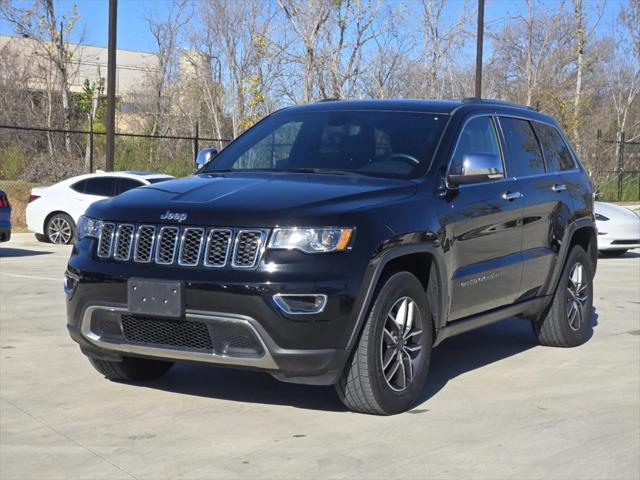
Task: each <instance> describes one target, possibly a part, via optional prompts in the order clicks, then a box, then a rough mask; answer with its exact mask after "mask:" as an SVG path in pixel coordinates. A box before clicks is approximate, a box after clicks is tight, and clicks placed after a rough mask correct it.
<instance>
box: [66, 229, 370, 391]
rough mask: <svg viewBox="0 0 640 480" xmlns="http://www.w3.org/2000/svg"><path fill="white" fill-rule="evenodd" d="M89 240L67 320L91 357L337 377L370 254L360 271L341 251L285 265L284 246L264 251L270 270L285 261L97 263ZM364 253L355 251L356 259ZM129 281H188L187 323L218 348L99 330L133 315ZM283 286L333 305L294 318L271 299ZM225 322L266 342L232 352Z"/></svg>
mask: <svg viewBox="0 0 640 480" xmlns="http://www.w3.org/2000/svg"><path fill="white" fill-rule="evenodd" d="M88 243H91V241H89V240H86V239H85V240H83V241H81V242H79V243H77V244H76V245H75V246H74V251H73V253H72V257H71V259H70V261H69V266H68V273H67V275H68V276H69V277H68V282H67V283H68V288H67V326H68V329H69V332H70V335H71V337H72V338H73V339H74V340H75V341H76V342H78V343H79V344H80V347H81V348H82V350H83V352H84V353H85V354H87V355H90V356H95V357H99V358H104V359H110V360H114V361H117V360H119V359H121V358H122V357H123V356H142V357H149V358H158V359H167V360H185V361H195V362H203V363H214V364H220V365H229V366H234V367H239V368H250V369H260V370H264V371H267V372H269V373H271V374H272V375H274V376H275V377H276V378H278V379H280V380H284V381H290V382H296V383H307V384H320V385H329V384H333V383H335V382H336V381H337V379H338V377H339V375H340V373H341V371H342V368H343V366H344V363H345V361H346V357H347V348H346V346H347V344H348V343H349V339H350V337H351V335H352V333H353V330H354V328H355V325H356V320H357V316H358V313H359V310H358V309H357V308H356V307H354V305H355V303H356V301H355V300H356V297H357V295H358V292H359V287H360V284H361V283H362V278H361V275H362V276H363V275H364V272H365V270H366V261H365V262H364V268H362V269H358V268H357V267H355V266H354V267H355V268H345V257H344V256H342V255H334V256H332V255H327V256H324V257H323V258H319V257H315V258H314V259H313V263H314V264H315V265H314V267H315V268H313V269H311V268H310V266H309V265H305V262H308V261H309V257H308V256H306V255H302V254H301V255H300V257H298V262H293V265H292V264H290V265H289V267H287V266H286V265H284V264H285V263H286V262H279V260H278V255H282V253H280V254H274V255H271V256H270V257H269V256H268V255H265V257H267V258H266V263H270V264H271V265H272V267H271V268H270V269H271V270H273V264H279V265H281V266H282V268H281V271H280V272H279V273H274V272H273V271H269V269H262V268H259V269H258V270H253V271H202V270H198V269H185V268H174V267H169V268H167V267H156V266H152V265H147V266H142V267H141V266H139V265H129V264H121V263H115V262H108V261H102V260H97V259H93V258H91V256H90V255H88V254H87V253H86V252H84V251H85V250H87V249H88V250H89V251H91V246H90V245H87V244H88ZM350 253H353V252H350ZM289 257H291V254H290V253H289ZM357 258H358V254H357V253H356V254H354V255H353V256H352V257H350V261H351V260H356V259H357ZM263 260H265V259H263ZM278 262H279V263H278ZM301 263H302V264H301ZM354 263H356V264H357V263H359V262H357V261H355V262H354ZM283 265H284V266H283ZM356 270H361V271H359V272H358V273H356ZM130 278H150V279H151V278H153V279H160V280H162V279H165V280H172V281H175V280H176V279H179V280H181V281H182V282H183V285H184V298H185V307H186V314H185V318H183V319H181V320H183V321H186V322H198V323H202V324H204V325H206V328H207V329H208V331H209V332H210V333H211V338H212V345H211V348H209V349H205V350H200V351H194V350H193V349H192V348H181V347H176V346H175V345H170V346H167V345H166V344H154V343H153V342H149V341H146V339H145V342H140V341H138V340H133V341H132V340H131V338H129V337H126V336H120V337H109V336H104V335H100V333H99V332H96V331H95V330H94V329H93V328H92V319H94V318H95V317H96V316H102V315H112V316H113V317H114V318H115V319H116V323H117V322H118V321H120V318H121V317H122V315H130V314H129V312H128V310H127V281H128V279H130ZM282 292H286V293H319V294H323V295H326V297H327V302H326V306H325V308H324V309H323V310H322V311H321V312H319V313H317V314H311V315H299V314H296V315H287V314H286V313H284V312H283V311H282V310H281V309H280V308H279V307H278V306H277V305H276V303H275V302H274V300H273V296H274V295H276V294H278V293H282ZM356 310H358V311H356ZM134 320H135V319H134ZM152 320H153V319H151V320H150V321H152ZM157 320H158V321H160V322H162V321H166V320H167V319H162V318H159V319H157ZM170 326H171V325H170ZM187 326H189V327H191V326H193V325H192V324H189V325H187ZM226 326H235V327H241V328H244V329H245V332H248V333H246V335H248V336H252V337H253V338H255V340H256V343H257V345H259V347H260V348H258V349H255V348H254V349H253V350H252V351H247V352H245V353H246V354H243V353H242V352H238V351H236V352H235V353H229V352H228V351H226V350H225V348H226V347H225V346H224V345H222V344H221V343H218V344H216V342H218V339H219V338H220V335H219V334H218V333H216V332H221V331H222V330H221V329H222V327H226ZM118 328H120V329H121V331H122V324H121V326H120V327H118V326H117V325H116V330H118Z"/></svg>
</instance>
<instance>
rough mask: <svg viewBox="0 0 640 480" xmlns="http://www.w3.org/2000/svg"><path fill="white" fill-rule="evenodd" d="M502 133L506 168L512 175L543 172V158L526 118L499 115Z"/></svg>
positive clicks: (519, 175) (518, 175)
mask: <svg viewBox="0 0 640 480" xmlns="http://www.w3.org/2000/svg"><path fill="white" fill-rule="evenodd" d="M500 125H501V126H502V132H503V133H504V140H505V147H506V150H507V151H506V154H507V170H508V173H509V175H510V176H512V177H525V176H527V175H535V174H537V173H544V172H545V169H544V160H543V158H542V151H541V150H540V145H539V144H538V139H537V138H536V136H535V133H533V128H532V127H531V124H530V123H529V122H528V121H526V120H519V119H517V118H509V117H500Z"/></svg>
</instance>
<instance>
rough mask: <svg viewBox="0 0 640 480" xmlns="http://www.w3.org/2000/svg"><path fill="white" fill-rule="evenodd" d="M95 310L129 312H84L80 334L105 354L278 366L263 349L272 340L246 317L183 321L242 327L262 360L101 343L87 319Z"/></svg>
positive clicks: (200, 314) (193, 314) (199, 314)
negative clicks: (257, 348)
mask: <svg viewBox="0 0 640 480" xmlns="http://www.w3.org/2000/svg"><path fill="white" fill-rule="evenodd" d="M97 310H106V311H108V312H113V313H129V311H128V309H127V308H125V307H116V306H106V305H89V306H87V308H86V309H85V311H84V313H83V315H82V321H81V324H80V333H81V334H82V336H83V337H84V338H86V339H87V340H88V341H89V342H90V343H92V344H94V345H97V346H98V347H100V348H104V349H105V350H111V351H115V352H121V353H129V354H137V355H148V356H150V357H156V358H162V359H173V360H191V361H197V362H207V363H219V364H226V365H241V366H252V367H258V368H262V369H267V370H278V365H277V364H276V362H275V361H274V359H273V357H272V356H271V353H270V350H269V349H268V348H267V343H268V342H269V343H270V344H274V342H273V340H272V339H271V338H270V337H269V335H268V334H267V333H266V332H264V331H259V330H258V328H256V327H255V326H254V325H253V323H252V322H255V320H254V319H253V318H251V317H247V316H244V315H230V314H225V313H218V312H204V311H199V310H187V311H186V313H185V318H186V319H187V320H201V321H204V322H207V321H219V322H230V323H236V324H243V325H244V326H246V327H248V328H249V329H250V330H251V331H252V333H253V334H254V336H255V338H256V339H257V341H258V343H259V344H260V346H261V347H262V350H263V352H264V353H263V354H262V356H259V357H230V356H227V355H218V354H215V353H203V352H194V351H190V350H181V349H178V348H171V349H169V348H162V347H154V346H143V345H138V344H133V343H127V342H126V341H122V342H115V341H110V340H107V339H103V338H101V337H100V335H98V334H97V333H95V332H93V331H92V330H91V318H92V316H93V313H94V312H95V311H97ZM261 330H262V329H261Z"/></svg>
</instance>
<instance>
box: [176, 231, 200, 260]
mask: <svg viewBox="0 0 640 480" xmlns="http://www.w3.org/2000/svg"><path fill="white" fill-rule="evenodd" d="M203 241H204V229H203V228H185V229H184V233H183V234H182V241H181V244H180V254H179V256H178V264H180V265H182V266H183V267H195V266H196V265H198V263H199V262H200V254H201V253H202V245H203Z"/></svg>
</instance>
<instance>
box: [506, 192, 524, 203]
mask: <svg viewBox="0 0 640 480" xmlns="http://www.w3.org/2000/svg"><path fill="white" fill-rule="evenodd" d="M523 196H524V195H522V194H521V193H520V192H504V193H503V194H502V198H504V199H505V200H509V201H510V202H512V201H513V200H518V199H519V198H522V197H523Z"/></svg>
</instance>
